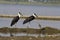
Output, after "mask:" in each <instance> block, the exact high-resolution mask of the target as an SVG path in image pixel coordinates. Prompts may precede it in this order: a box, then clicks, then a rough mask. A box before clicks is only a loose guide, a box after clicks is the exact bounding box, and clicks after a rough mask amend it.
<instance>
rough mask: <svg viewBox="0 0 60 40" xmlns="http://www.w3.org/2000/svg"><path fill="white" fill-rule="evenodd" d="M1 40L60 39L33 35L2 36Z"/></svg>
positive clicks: (58, 38) (59, 39)
mask: <svg viewBox="0 0 60 40" xmlns="http://www.w3.org/2000/svg"><path fill="white" fill-rule="evenodd" d="M0 40H60V36H59V37H44V38H42V37H32V36H20V37H19V36H18V37H15V36H14V37H0Z"/></svg>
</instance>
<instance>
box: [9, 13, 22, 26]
mask: <svg viewBox="0 0 60 40" xmlns="http://www.w3.org/2000/svg"><path fill="white" fill-rule="evenodd" d="M21 16H22V14H21V13H20V12H19V13H18V16H16V17H14V18H13V20H12V22H11V24H10V26H13V25H14V24H15V23H17V22H18V20H19V19H20V17H21Z"/></svg>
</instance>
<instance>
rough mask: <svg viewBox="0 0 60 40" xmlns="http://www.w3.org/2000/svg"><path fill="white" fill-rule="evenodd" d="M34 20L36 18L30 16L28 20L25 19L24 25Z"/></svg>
mask: <svg viewBox="0 0 60 40" xmlns="http://www.w3.org/2000/svg"><path fill="white" fill-rule="evenodd" d="M33 19H35V17H34V16H30V17H28V18H27V19H25V20H24V21H23V24H25V23H27V22H30V21H32V20H33Z"/></svg>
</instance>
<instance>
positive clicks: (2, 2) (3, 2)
mask: <svg viewBox="0 0 60 40" xmlns="http://www.w3.org/2000/svg"><path fill="white" fill-rule="evenodd" d="M0 4H18V5H19V4H20V5H36V6H40V5H43V6H60V3H46V2H45V3H42V2H9V1H0Z"/></svg>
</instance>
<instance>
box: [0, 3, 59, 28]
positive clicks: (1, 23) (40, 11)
mask: <svg viewBox="0 0 60 40" xmlns="http://www.w3.org/2000/svg"><path fill="white" fill-rule="evenodd" d="M19 11H20V12H21V13H22V14H23V15H29V16H30V15H32V14H33V12H35V13H36V14H37V15H41V16H60V6H43V5H40V6H36V5H16V4H0V14H9V15H17V13H18V12H19ZM11 20H12V19H10V18H0V27H10V23H11ZM23 21H24V20H23V19H20V20H19V22H18V23H17V24H16V26H17V28H26V27H27V26H26V25H23V24H22V23H23ZM38 23H40V24H41V25H42V27H46V26H49V27H53V28H57V29H60V21H47V20H38V21H37V20H33V21H32V22H31V23H30V25H29V24H28V23H27V25H29V27H30V28H39V26H38ZM13 27H15V26H13Z"/></svg>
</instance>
